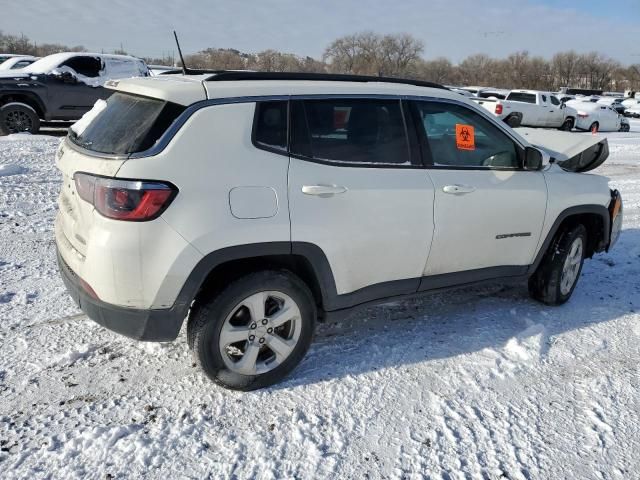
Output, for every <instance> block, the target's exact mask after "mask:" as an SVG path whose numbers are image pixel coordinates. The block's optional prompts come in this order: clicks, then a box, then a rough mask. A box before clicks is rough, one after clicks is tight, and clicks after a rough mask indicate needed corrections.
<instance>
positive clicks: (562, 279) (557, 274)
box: [529, 225, 587, 305]
mask: <svg viewBox="0 0 640 480" xmlns="http://www.w3.org/2000/svg"><path fill="white" fill-rule="evenodd" d="M586 249H587V230H586V228H585V227H584V226H583V225H576V226H574V227H572V228H568V229H565V230H564V231H563V232H562V233H560V235H559V236H558V237H557V238H556V239H555V240H554V241H553V242H552V243H551V245H550V246H549V250H548V251H547V253H546V254H545V256H544V258H543V259H542V262H541V263H540V265H539V266H538V269H537V270H536V272H535V273H534V274H533V276H532V277H531V278H530V279H529V294H530V295H531V297H532V298H534V299H536V300H538V301H540V302H542V303H545V304H547V305H562V304H563V303H565V302H566V301H567V300H569V298H570V297H571V295H572V294H573V290H574V289H575V288H576V285H577V283H578V279H579V278H580V273H581V272H582V265H583V263H584V257H585V253H586Z"/></svg>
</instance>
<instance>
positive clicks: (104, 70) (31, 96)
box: [0, 52, 149, 134]
mask: <svg viewBox="0 0 640 480" xmlns="http://www.w3.org/2000/svg"><path fill="white" fill-rule="evenodd" d="M14 58H15V57H14ZM10 60H11V59H8V60H6V61H10ZM0 66H2V65H1V64H0ZM148 75H149V70H148V68H147V66H146V65H145V63H144V62H143V61H142V60H140V59H138V58H135V57H130V56H126V55H104V54H93V53H77V52H72V53H57V54H54V55H49V56H47V57H44V58H41V59H40V60H36V61H34V62H33V63H31V64H30V65H28V66H26V67H25V68H21V69H19V70H7V71H4V72H2V71H0V131H1V132H3V133H5V134H6V133H16V132H30V133H37V132H38V130H39V128H40V122H41V121H51V120H66V121H74V120H78V119H79V118H80V117H82V115H84V114H85V113H86V112H88V111H89V110H90V109H91V108H92V107H93V105H94V104H95V103H96V101H97V100H100V99H106V98H108V97H109V96H110V95H111V93H112V91H111V90H108V89H106V88H104V84H105V82H107V81H108V80H117V79H122V78H128V77H144V76H148Z"/></svg>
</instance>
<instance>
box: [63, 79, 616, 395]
mask: <svg viewBox="0 0 640 480" xmlns="http://www.w3.org/2000/svg"><path fill="white" fill-rule="evenodd" d="M109 87H110V88H112V89H114V90H115V93H114V94H113V95H112V96H111V97H110V98H109V99H108V100H107V101H106V103H105V102H99V104H98V105H96V107H95V108H94V109H93V110H92V111H91V112H89V113H88V114H87V115H86V116H85V118H84V119H83V120H82V121H81V122H79V124H78V125H79V126H78V127H76V128H74V130H73V131H71V132H70V135H69V137H68V138H67V139H66V140H65V141H64V142H63V143H62V145H61V147H60V149H59V151H58V154H57V165H58V167H59V169H60V170H61V171H62V172H63V174H64V175H63V176H64V181H63V185H62V191H61V193H60V199H59V207H60V208H59V214H58V217H57V220H56V229H55V231H56V241H57V246H58V252H59V255H58V258H59V263H60V268H61V273H62V276H63V279H64V281H65V283H66V285H67V288H68V290H69V292H70V293H71V295H72V297H73V298H74V299H75V300H76V302H78V304H79V305H80V307H81V308H82V310H84V312H86V314H87V315H88V316H89V317H90V318H92V319H93V320H95V321H96V322H98V323H99V324H101V325H103V326H105V327H107V328H109V329H112V330H114V331H116V332H119V333H122V334H124V335H127V336H129V337H132V338H136V339H140V340H151V341H169V340H174V339H175V338H176V337H177V336H178V333H179V331H180V329H181V326H182V324H183V320H184V319H185V318H188V322H187V339H188V343H189V346H190V347H191V348H192V349H193V351H194V356H195V358H196V359H197V362H198V363H199V364H200V366H201V367H202V368H203V369H204V371H205V372H206V374H207V375H208V376H209V377H210V378H211V379H213V380H214V381H215V382H217V383H218V384H221V385H223V386H225V387H229V388H234V389H240V390H250V389H255V388H259V387H263V386H266V385H270V384H272V383H274V382H276V381H278V380H279V379H281V378H282V377H283V376H284V375H285V374H287V373H288V372H289V371H290V370H292V369H293V368H294V367H295V365H296V364H297V363H298V362H300V360H301V359H302V357H303V356H304V354H305V352H306V350H307V349H308V348H309V344H310V342H311V338H312V334H313V331H314V325H315V322H316V320H318V319H325V318H327V317H331V316H333V315H335V316H339V315H344V314H345V312H348V311H350V309H352V308H353V307H356V306H363V305H371V304H372V303H373V302H380V301H385V300H388V299H390V298H394V299H395V298H397V297H399V296H403V295H409V294H416V293H418V292H427V291H432V290H436V289H442V288H446V287H453V286H459V285H466V284H471V283H477V282H486V281H490V280H495V279H502V278H505V277H508V278H510V279H523V280H525V279H528V281H529V287H530V291H531V295H532V296H533V297H534V298H536V299H538V300H541V301H543V302H545V303H548V304H560V303H563V302H565V301H566V300H567V299H568V298H569V297H570V296H571V294H572V292H573V289H574V288H575V285H576V282H577V279H578V277H579V275H580V269H581V267H582V263H583V259H584V258H585V257H591V256H592V255H593V254H594V253H596V252H600V251H603V250H607V249H608V248H609V247H610V246H611V245H612V244H613V242H614V241H615V240H616V237H617V236H618V233H619V231H620V228H621V221H622V204H621V200H620V196H619V194H618V193H617V192H615V191H611V190H610V189H609V188H608V185H607V179H606V178H603V177H599V176H595V175H584V174H579V173H574V172H572V171H570V170H573V171H586V170H588V169H590V168H593V167H594V166H597V165H599V164H600V163H602V162H603V161H604V159H606V157H607V155H608V148H607V143H606V139H603V138H601V137H597V136H584V137H581V139H582V140H581V139H577V138H576V137H572V136H571V135H569V134H566V133H564V132H557V131H556V132H545V131H540V130H531V131H530V130H528V129H523V130H522V131H521V132H522V135H521V134H519V133H516V131H514V130H512V129H511V128H509V127H508V126H507V125H505V124H503V123H501V122H499V121H498V120H496V119H495V118H494V117H492V116H491V115H489V114H488V113H486V112H485V111H484V110H483V109H481V108H480V107H478V106H477V105H475V104H474V103H473V102H470V101H468V100H466V99H465V98H463V97H461V96H460V95H458V94H456V93H452V92H450V91H449V90H447V89H445V88H442V87H439V86H437V85H433V84H426V83H422V82H411V81H406V82H405V81H401V80H392V79H378V78H369V77H352V76H335V75H315V74H267V73H259V72H222V73H218V74H215V75H213V74H205V75H197V76H188V75H187V76H182V75H164V76H160V77H155V78H154V77H150V78H137V79H127V80H121V81H113V82H111V83H110V84H109ZM566 135H569V137H568V138H569V140H567V137H566ZM525 136H528V137H529V138H530V140H531V141H532V143H536V144H538V145H542V144H544V143H545V141H547V140H548V142H547V143H548V145H546V150H547V152H544V153H543V152H541V151H540V150H539V149H537V148H534V147H532V146H531V145H530V143H529V142H528V141H527V140H526V139H525ZM536 138H537V140H535V139H536ZM534 140H535V141H534ZM581 141H582V142H583V143H582V144H580V142H581ZM584 142H586V143H584ZM548 152H551V153H552V154H553V157H555V158H550V155H549V153H548Z"/></svg>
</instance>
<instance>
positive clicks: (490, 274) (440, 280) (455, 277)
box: [419, 265, 529, 292]
mask: <svg viewBox="0 0 640 480" xmlns="http://www.w3.org/2000/svg"><path fill="white" fill-rule="evenodd" d="M528 268H529V267H528V266H527V265H524V266H502V267H488V268H479V269H476V270H467V271H464V272H453V273H443V274H440V275H430V276H428V277H422V280H421V281H420V288H419V291H421V292H424V291H427V290H438V289H440V288H448V287H452V286H460V285H468V284H473V283H476V282H482V281H485V280H492V279H496V278H507V277H523V276H526V275H527V270H528Z"/></svg>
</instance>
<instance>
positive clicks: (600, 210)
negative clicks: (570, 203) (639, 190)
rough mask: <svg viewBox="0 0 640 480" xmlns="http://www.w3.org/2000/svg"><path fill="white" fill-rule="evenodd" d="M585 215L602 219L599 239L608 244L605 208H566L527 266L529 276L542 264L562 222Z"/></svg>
mask: <svg viewBox="0 0 640 480" xmlns="http://www.w3.org/2000/svg"><path fill="white" fill-rule="evenodd" d="M585 213H591V214H596V215H600V216H601V217H602V222H603V230H604V231H603V238H602V239H601V242H602V245H608V244H609V235H610V233H611V231H610V226H609V224H610V222H611V220H610V218H609V210H607V207H604V206H602V205H578V206H575V207H570V208H567V209H566V210H563V211H562V213H560V215H558V218H556V220H555V222H553V225H552V226H551V228H550V229H549V233H548V234H547V236H546V238H545V240H544V242H543V243H542V246H541V247H540V250H538V254H537V255H536V258H535V260H534V262H533V264H531V265H530V266H529V271H528V274H529V275H531V274H533V273H534V272H535V271H536V270H537V269H538V265H540V262H542V259H543V257H544V254H545V253H546V252H547V250H548V249H549V245H551V242H552V241H553V238H554V237H555V236H556V234H557V233H558V229H559V228H560V224H561V223H562V222H564V221H565V220H566V219H567V218H569V217H571V216H572V215H582V214H585ZM596 251H600V250H596Z"/></svg>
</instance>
